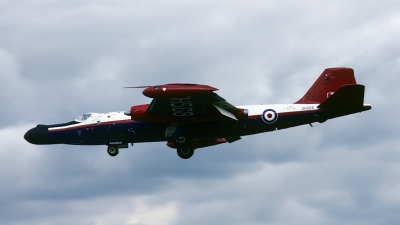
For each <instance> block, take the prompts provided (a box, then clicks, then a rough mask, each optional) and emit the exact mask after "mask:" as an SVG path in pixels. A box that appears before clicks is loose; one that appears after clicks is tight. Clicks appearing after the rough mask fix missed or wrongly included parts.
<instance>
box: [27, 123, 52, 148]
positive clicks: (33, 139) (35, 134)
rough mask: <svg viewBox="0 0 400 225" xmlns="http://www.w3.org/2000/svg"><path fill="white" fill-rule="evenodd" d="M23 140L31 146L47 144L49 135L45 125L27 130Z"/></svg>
mask: <svg viewBox="0 0 400 225" xmlns="http://www.w3.org/2000/svg"><path fill="white" fill-rule="evenodd" d="M24 138H25V140H26V141H27V142H29V143H31V144H36V145H40V144H47V143H48V142H49V134H48V129H47V126H45V125H37V126H36V127H34V128H32V129H30V130H28V131H27V132H26V133H25V135H24Z"/></svg>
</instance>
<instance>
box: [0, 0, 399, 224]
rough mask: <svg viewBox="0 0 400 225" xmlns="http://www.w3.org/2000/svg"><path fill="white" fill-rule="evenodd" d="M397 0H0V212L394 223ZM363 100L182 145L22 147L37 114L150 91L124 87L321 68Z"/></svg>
mask: <svg viewBox="0 0 400 225" xmlns="http://www.w3.org/2000/svg"><path fill="white" fill-rule="evenodd" d="M399 40H400V2H399V1H396V0H393V1H390V0H381V1H372V0H371V1H347V0H346V1H344V0H343V1H340V0H339V1H311V0H310V1H262V0H259V1H249V0H247V1H228V0H219V1H209V0H185V1H183V0H169V1H161V0H160V1H157V0H135V1H128V0H126V1H123V0H115V1H101V0H97V1H91V0H89V1H76V0H70V1H56V0H31V1H23V0H20V1H2V2H0V107H1V108H0V112H1V117H0V144H1V146H2V150H1V157H0V179H1V182H0V190H1V191H0V209H1V210H0V224H18V225H25V224H29V225H31V224H61V225H62V224H85V225H89V224H104V225H108V224H110V225H115V224H118V225H123V224H129V225H144V224H181V225H187V224H192V225H204V224H229V225H235V224H249V225H256V224H271V225H272V224H273V225H278V224H296V225H297V224H331V225H337V224H344V225H347V224H351V225H361V224H362V225H370V224H393V225H394V224H396V225H397V224H398V223H399V221H400V147H399V146H400V138H399V134H400V124H399V119H398V114H399V109H400V106H399V104H398V103H399V99H400V95H399V84H400V41H399ZM338 66H345V67H351V68H353V69H354V71H355V75H356V79H357V82H358V83H360V84H364V85H365V86H366V93H365V102H366V103H370V104H372V106H373V109H372V110H370V111H367V112H364V113H361V114H355V115H350V116H347V117H342V118H338V119H335V120H330V121H327V122H325V123H323V124H319V123H316V124H314V127H310V126H308V125H307V126H301V127H296V128H291V129H287V130H281V131H277V132H272V133H263V134H258V135H254V136H249V137H244V138H242V140H240V141H238V142H234V143H232V144H223V145H218V146H214V147H208V148H204V149H199V150H197V151H196V152H195V154H194V156H193V157H192V158H190V159H189V160H182V159H180V158H179V157H178V156H177V154H176V151H175V150H173V149H170V148H168V147H167V146H166V145H165V143H147V144H135V145H134V146H133V147H130V148H129V149H122V150H121V151H120V154H119V155H118V156H117V157H115V158H113V157H110V156H109V155H108V154H107V152H106V146H93V147H87V146H86V147H85V146H83V147H82V146H67V145H49V146H35V145H31V144H29V143H27V142H26V141H25V140H24V139H23V135H24V133H25V132H26V131H27V130H28V129H30V128H32V127H34V126H36V124H39V123H42V124H54V123H63V122H68V121H71V120H73V119H74V118H76V117H77V116H79V115H80V114H82V113H85V112H110V111H119V110H127V109H129V108H130V107H131V106H132V105H136V104H142V103H149V102H150V100H151V99H149V98H146V97H144V96H143V95H142V94H141V91H140V90H136V89H129V90H128V89H123V88H122V87H124V86H136V85H156V84H164V83H172V82H189V83H200V84H207V85H211V86H214V87H216V88H219V89H220V90H219V91H218V92H217V93H218V94H219V95H221V96H222V97H224V98H226V99H227V101H229V102H230V103H232V104H235V105H248V104H268V103H292V102H295V101H297V100H298V99H299V98H300V97H302V95H303V94H304V93H305V92H306V91H307V90H308V88H309V87H310V86H311V85H312V83H313V82H314V81H315V79H316V78H317V77H318V76H319V75H320V74H321V72H322V71H323V70H324V69H325V68H328V67H338Z"/></svg>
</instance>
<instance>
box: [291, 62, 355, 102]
mask: <svg viewBox="0 0 400 225" xmlns="http://www.w3.org/2000/svg"><path fill="white" fill-rule="evenodd" d="M348 84H356V79H355V77H354V71H353V69H351V68H344V67H338V68H328V69H325V70H324V72H322V74H321V75H320V76H319V78H318V79H317V80H316V81H315V83H314V84H313V85H312V86H311V88H310V89H309V90H308V91H307V93H306V94H305V95H304V96H303V97H302V98H301V99H300V100H298V101H297V102H295V104H320V103H322V102H324V101H325V100H326V99H327V98H329V97H330V96H331V95H332V94H333V93H334V92H336V91H337V90H338V89H339V88H341V87H342V86H343V85H348Z"/></svg>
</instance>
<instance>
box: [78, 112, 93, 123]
mask: <svg viewBox="0 0 400 225" xmlns="http://www.w3.org/2000/svg"><path fill="white" fill-rule="evenodd" d="M92 114H93V113H84V114H82V115H80V116H78V117H77V118H76V119H75V121H76V122H83V121H85V120H87V119H88V118H90V116H91V115H92Z"/></svg>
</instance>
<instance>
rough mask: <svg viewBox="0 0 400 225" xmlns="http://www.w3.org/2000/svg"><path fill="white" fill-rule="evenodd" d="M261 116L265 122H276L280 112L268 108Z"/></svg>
mask: <svg viewBox="0 0 400 225" xmlns="http://www.w3.org/2000/svg"><path fill="white" fill-rule="evenodd" d="M261 118H262V120H263V121H264V122H265V123H275V121H276V120H277V119H278V113H276V112H275V110H273V109H266V110H265V111H264V112H263V113H262V114H261Z"/></svg>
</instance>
